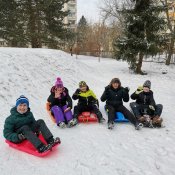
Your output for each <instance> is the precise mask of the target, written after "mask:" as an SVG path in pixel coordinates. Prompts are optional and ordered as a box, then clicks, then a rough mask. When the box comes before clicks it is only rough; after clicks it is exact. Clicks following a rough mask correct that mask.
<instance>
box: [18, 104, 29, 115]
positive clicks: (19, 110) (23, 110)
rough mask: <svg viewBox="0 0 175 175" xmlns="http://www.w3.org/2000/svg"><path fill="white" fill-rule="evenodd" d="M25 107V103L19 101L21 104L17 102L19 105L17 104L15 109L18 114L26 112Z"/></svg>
mask: <svg viewBox="0 0 175 175" xmlns="http://www.w3.org/2000/svg"><path fill="white" fill-rule="evenodd" d="M27 109H28V107H27V104H25V103H21V104H19V105H18V106H17V111H18V112H19V113H20V114H24V113H26V112H27Z"/></svg>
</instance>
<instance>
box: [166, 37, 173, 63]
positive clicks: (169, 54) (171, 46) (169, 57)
mask: <svg viewBox="0 0 175 175" xmlns="http://www.w3.org/2000/svg"><path fill="white" fill-rule="evenodd" d="M173 50H174V38H171V42H170V47H169V49H168V58H167V60H166V63H165V64H166V65H170V63H171V58H172V55H173Z"/></svg>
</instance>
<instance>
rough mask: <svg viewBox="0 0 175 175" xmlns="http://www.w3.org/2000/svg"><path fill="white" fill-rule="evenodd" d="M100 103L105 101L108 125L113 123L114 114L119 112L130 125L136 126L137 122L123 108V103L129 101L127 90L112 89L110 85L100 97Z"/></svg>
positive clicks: (121, 88) (120, 88)
mask: <svg viewBox="0 0 175 175" xmlns="http://www.w3.org/2000/svg"><path fill="white" fill-rule="evenodd" d="M101 101H102V102H105V101H106V109H107V111H108V123H110V122H114V120H115V118H116V112H121V113H123V115H124V116H125V118H127V119H128V120H129V121H130V122H131V123H132V124H134V125H135V126H136V123H137V120H136V118H135V116H134V115H133V114H132V113H131V112H130V111H129V110H128V109H127V108H126V107H125V106H123V101H124V102H128V101H129V94H128V90H126V89H125V88H123V87H119V88H117V89H114V88H113V87H112V86H111V85H108V86H107V87H105V91H104V92H103V94H102V96H101Z"/></svg>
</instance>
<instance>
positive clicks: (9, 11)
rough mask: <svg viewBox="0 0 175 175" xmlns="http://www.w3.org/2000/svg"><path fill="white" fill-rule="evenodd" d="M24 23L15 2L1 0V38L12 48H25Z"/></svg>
mask: <svg viewBox="0 0 175 175" xmlns="http://www.w3.org/2000/svg"><path fill="white" fill-rule="evenodd" d="M24 35H25V30H24V22H23V16H22V14H21V10H20V8H19V6H18V3H17V2H16V1H15V0H0V38H3V39H5V40H6V41H7V43H8V45H9V46H11V47H17V46H25V43H26V42H27V41H26V38H25V36H24Z"/></svg>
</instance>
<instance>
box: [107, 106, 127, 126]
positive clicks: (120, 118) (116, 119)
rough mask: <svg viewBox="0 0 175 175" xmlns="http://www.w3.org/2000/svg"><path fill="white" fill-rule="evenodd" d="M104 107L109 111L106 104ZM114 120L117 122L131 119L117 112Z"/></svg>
mask: <svg viewBox="0 0 175 175" xmlns="http://www.w3.org/2000/svg"><path fill="white" fill-rule="evenodd" d="M104 108H105V111H106V113H108V112H107V108H106V106H105V107H104ZM114 121H115V122H116V123H123V122H129V120H128V119H126V118H125V116H124V115H123V114H122V113H121V112H116V118H115V120H114Z"/></svg>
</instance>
